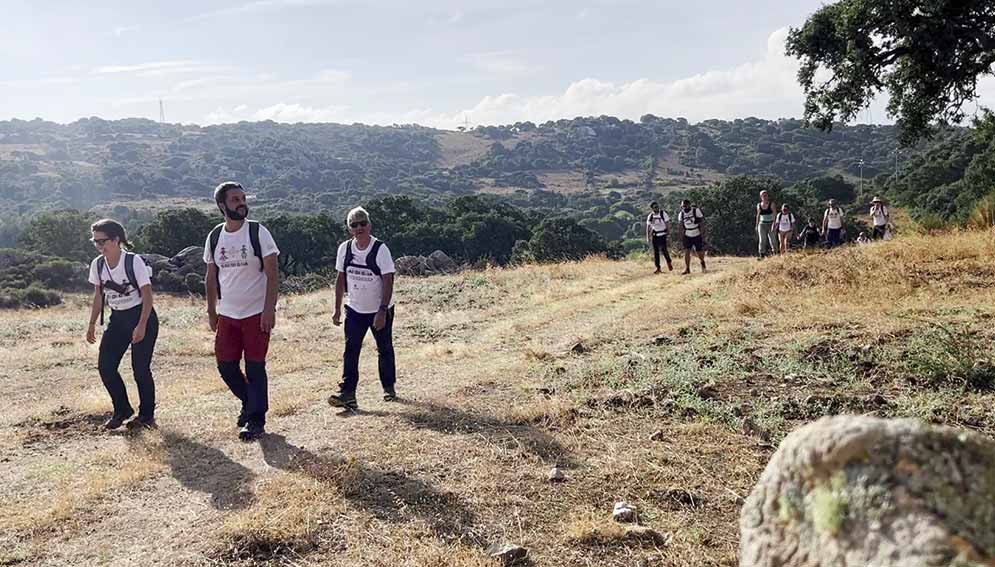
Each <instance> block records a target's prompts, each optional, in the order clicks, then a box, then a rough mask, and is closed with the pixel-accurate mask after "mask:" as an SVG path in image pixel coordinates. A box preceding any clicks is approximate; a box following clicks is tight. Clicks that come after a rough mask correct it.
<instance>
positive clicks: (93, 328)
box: [86, 285, 104, 345]
mask: <svg viewBox="0 0 995 567" xmlns="http://www.w3.org/2000/svg"><path fill="white" fill-rule="evenodd" d="M103 307H104V299H103V297H101V293H100V286H99V285H95V286H93V304H92V305H90V323H89V324H88V325H87V326H86V342H88V343H90V344H91V345H92V344H93V343H95V342H97V318H98V317H100V310H101V309H103Z"/></svg>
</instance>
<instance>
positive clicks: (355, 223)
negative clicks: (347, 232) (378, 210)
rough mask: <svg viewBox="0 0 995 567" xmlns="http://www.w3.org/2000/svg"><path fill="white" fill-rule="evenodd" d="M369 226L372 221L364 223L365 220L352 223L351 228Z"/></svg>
mask: <svg viewBox="0 0 995 567" xmlns="http://www.w3.org/2000/svg"><path fill="white" fill-rule="evenodd" d="M368 224H370V221H364V220H361V221H356V222H354V223H350V224H349V228H359V227H361V226H366V225H368Z"/></svg>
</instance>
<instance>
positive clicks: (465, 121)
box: [463, 114, 470, 130]
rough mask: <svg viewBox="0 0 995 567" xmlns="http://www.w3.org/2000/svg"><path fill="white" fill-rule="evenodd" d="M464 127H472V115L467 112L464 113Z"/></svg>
mask: <svg viewBox="0 0 995 567" xmlns="http://www.w3.org/2000/svg"><path fill="white" fill-rule="evenodd" d="M463 128H466V129H467V130H469V129H470V117H469V116H468V115H466V114H464V115H463Z"/></svg>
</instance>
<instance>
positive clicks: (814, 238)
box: [798, 217, 822, 250]
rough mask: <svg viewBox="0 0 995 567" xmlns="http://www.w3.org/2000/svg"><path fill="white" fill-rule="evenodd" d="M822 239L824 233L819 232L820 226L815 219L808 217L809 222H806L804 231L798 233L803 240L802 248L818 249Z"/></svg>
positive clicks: (799, 238)
mask: <svg viewBox="0 0 995 567" xmlns="http://www.w3.org/2000/svg"><path fill="white" fill-rule="evenodd" d="M821 239H822V235H821V234H820V233H819V227H818V226H816V224H815V219H814V218H812V217H808V224H806V225H805V226H804V227H803V228H802V231H801V232H800V233H799V234H798V240H800V241H801V242H802V249H804V250H808V249H809V248H811V249H813V250H814V249H816V248H818V247H819V240H821Z"/></svg>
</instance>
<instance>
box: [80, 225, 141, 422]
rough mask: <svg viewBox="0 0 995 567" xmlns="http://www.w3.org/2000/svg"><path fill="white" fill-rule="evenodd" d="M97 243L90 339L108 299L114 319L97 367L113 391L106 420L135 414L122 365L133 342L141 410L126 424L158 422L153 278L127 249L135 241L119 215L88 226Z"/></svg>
mask: <svg viewBox="0 0 995 567" xmlns="http://www.w3.org/2000/svg"><path fill="white" fill-rule="evenodd" d="M90 230H91V231H92V232H93V237H92V238H91V239H90V240H91V241H92V242H93V245H94V246H95V247H96V248H97V250H99V251H100V255H99V256H97V257H96V258H94V259H93V261H92V262H90V283H92V284H93V286H94V288H93V304H92V306H91V307H90V324H89V326H87V328H86V342H88V343H90V344H93V343H95V342H97V336H96V324H97V317H98V316H99V317H100V324H101V325H103V324H104V304H105V303H106V304H107V305H109V306H110V308H111V320H110V323H108V324H107V329H106V330H104V334H103V336H102V337H100V355H99V357H98V359H97V360H98V362H97V369H98V370H99V372H100V379H101V380H103V382H104V387H105V388H107V393H108V394H110V396H111V403H113V404H114V413H113V414H112V415H111V418H110V419H108V420H107V422H106V423H104V427H106V428H107V429H117V428H118V427H121V424H123V423H124V420H126V419H128V418H129V417H131V416H132V415H134V413H135V410H134V409H133V408H132V407H131V403H129V402H128V392H127V390H126V389H125V386H124V380H122V379H121V373H120V372H118V367H119V366H120V365H121V359H122V358H123V357H124V353H125V351H127V350H128V347H129V346H131V369H132V371H133V372H134V374H135V382H136V383H137V384H138V416H137V417H136V418H135V419H132V420H131V421H129V422H128V424H127V427H128V429H138V428H143V427H144V428H149V429H151V428H154V427H155V382H153V381H152V353H153V351H155V341H156V338H158V336H159V318H158V317H157V316H156V313H155V309H154V308H153V306H152V282H151V281H150V279H149V269H148V267H147V266H146V265H145V262H144V261H142V257H141V256H139V255H137V254H133V253H131V252H126V251H125V249H126V248H129V247H130V246H131V245H130V244H129V243H128V235H127V233H126V232H125V230H124V227H123V226H121V224H120V223H118V222H117V221H113V220H110V219H104V220H100V221H97V222H95V223H93V226H91V227H90Z"/></svg>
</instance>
